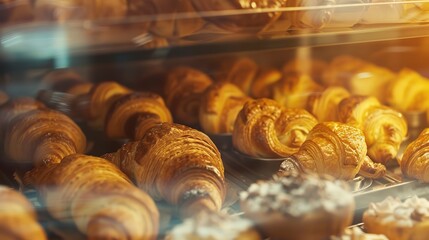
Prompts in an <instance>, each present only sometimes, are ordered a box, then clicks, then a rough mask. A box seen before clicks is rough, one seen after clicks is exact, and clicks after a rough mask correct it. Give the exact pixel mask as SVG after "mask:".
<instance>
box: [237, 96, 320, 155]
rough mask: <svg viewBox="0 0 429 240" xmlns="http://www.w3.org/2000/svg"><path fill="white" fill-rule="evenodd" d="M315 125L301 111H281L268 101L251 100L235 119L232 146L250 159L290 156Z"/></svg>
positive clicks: (313, 121)
mask: <svg viewBox="0 0 429 240" xmlns="http://www.w3.org/2000/svg"><path fill="white" fill-rule="evenodd" d="M316 124H317V120H316V119H315V118H314V117H313V116H312V115H311V114H310V113H308V112H307V111H306V110H304V109H287V108H283V107H282V106H281V105H280V104H278V103H277V102H276V101H274V100H270V99H258V100H252V101H248V102H247V103H246V104H245V105H244V107H243V109H242V110H241V111H240V113H239V114H238V116H237V119H236V121H235V125H234V131H233V134H232V142H233V145H234V147H235V148H236V149H237V150H239V151H240V152H242V153H244V154H247V155H250V156H255V157H285V156H290V155H292V154H294V153H295V152H296V151H298V149H299V147H300V146H301V144H302V143H303V142H304V140H305V138H306V137H307V134H308V132H310V130H311V129H312V128H313V127H314V126H315V125H316Z"/></svg>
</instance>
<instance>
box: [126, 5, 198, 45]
mask: <svg viewBox="0 0 429 240" xmlns="http://www.w3.org/2000/svg"><path fill="white" fill-rule="evenodd" d="M128 2H129V3H131V5H130V6H131V7H132V8H131V9H132V13H133V15H139V16H151V17H152V18H153V21H152V22H151V28H150V31H151V32H152V33H154V34H156V35H158V36H161V37H166V38H174V37H185V36H188V35H191V34H194V33H196V32H198V31H199V30H201V29H202V28H203V27H204V25H205V21H204V20H203V19H202V18H201V17H200V16H199V15H198V14H197V13H196V11H195V8H194V6H193V5H192V2H191V0H178V1H170V0H142V1H137V0H129V1H128ZM181 14H182V15H185V17H181V16H180V15H181ZM158 15H159V16H160V17H159V18H158ZM162 15H168V17H167V18H165V17H162Z"/></svg>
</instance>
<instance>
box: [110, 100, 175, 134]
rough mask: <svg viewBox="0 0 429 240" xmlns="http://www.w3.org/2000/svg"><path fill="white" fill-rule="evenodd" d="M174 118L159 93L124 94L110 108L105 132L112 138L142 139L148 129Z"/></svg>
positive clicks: (170, 121)
mask: <svg viewBox="0 0 429 240" xmlns="http://www.w3.org/2000/svg"><path fill="white" fill-rule="evenodd" d="M162 122H169V123H172V122H173V119H172V117H171V113H170V111H169V110H168V108H167V107H166V106H165V103H164V100H163V99H162V98H161V97H160V96H159V95H157V94H154V93H148V92H141V93H131V94H127V95H124V96H123V97H121V98H119V99H117V100H116V101H115V102H114V103H113V104H112V106H111V107H110V109H109V112H108V113H107V115H106V120H105V129H104V132H105V133H106V135H107V136H108V137H110V138H112V139H121V138H129V139H135V140H138V139H141V138H143V136H144V134H145V133H146V131H147V130H148V129H150V128H151V127H152V126H154V125H157V124H159V123H162Z"/></svg>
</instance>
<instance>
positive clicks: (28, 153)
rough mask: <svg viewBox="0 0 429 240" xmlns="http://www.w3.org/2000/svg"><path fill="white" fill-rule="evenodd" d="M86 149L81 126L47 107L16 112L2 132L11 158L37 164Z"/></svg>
mask: <svg viewBox="0 0 429 240" xmlns="http://www.w3.org/2000/svg"><path fill="white" fill-rule="evenodd" d="M85 148H86V138H85V135H84V134H83V132H82V131H81V129H80V128H79V127H78V126H77V125H76V124H75V123H74V122H73V121H72V120H71V119H70V118H69V117H67V116H66V115H64V114H61V113H59V112H56V111H53V110H48V109H34V110H30V111H28V112H25V113H22V114H19V115H18V116H16V117H14V118H13V119H12V120H11V121H10V123H9V124H8V129H7V130H6V132H5V135H4V151H5V153H6V155H7V156H8V157H9V158H10V159H11V160H14V161H16V162H32V163H34V164H35V165H36V166H41V165H49V164H53V163H58V162H60V161H61V159H63V158H64V157H65V156H68V155H70V154H74V153H83V152H84V151H85Z"/></svg>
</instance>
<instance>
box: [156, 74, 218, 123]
mask: <svg viewBox="0 0 429 240" xmlns="http://www.w3.org/2000/svg"><path fill="white" fill-rule="evenodd" d="M211 84H212V80H211V79H210V77H209V76H207V75H206V74H205V73H203V72H201V71H199V70H196V69H193V68H190V67H177V68H175V69H173V70H171V72H169V73H168V76H167V82H166V83H165V87H164V94H165V102H166V104H167V106H168V107H169V108H170V109H171V110H172V113H173V117H174V118H175V121H177V122H178V123H183V124H186V125H189V126H193V125H196V124H197V123H198V114H199V110H200V101H201V96H202V94H203V93H204V91H205V90H206V88H207V87H209V86H210V85H211Z"/></svg>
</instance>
